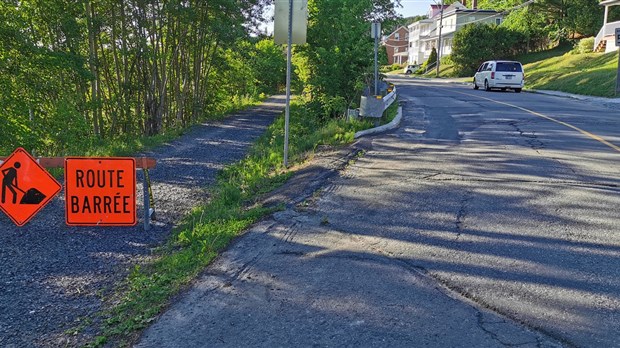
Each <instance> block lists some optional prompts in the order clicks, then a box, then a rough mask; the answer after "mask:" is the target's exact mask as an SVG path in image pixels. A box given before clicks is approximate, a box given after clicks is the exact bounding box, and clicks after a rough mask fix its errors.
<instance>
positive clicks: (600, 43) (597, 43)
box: [594, 0, 620, 52]
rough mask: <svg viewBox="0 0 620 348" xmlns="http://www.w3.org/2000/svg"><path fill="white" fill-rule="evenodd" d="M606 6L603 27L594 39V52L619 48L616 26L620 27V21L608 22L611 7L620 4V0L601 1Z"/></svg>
mask: <svg viewBox="0 0 620 348" xmlns="http://www.w3.org/2000/svg"><path fill="white" fill-rule="evenodd" d="M600 5H601V6H605V16H604V17H603V27H602V28H601V30H600V31H599V32H598V35H596V38H595V39H594V52H612V51H615V50H617V49H618V46H616V39H615V37H614V35H615V31H616V28H620V21H616V22H609V23H608V22H607V15H608V14H609V8H610V7H612V6H617V5H620V0H604V1H601V3H600Z"/></svg>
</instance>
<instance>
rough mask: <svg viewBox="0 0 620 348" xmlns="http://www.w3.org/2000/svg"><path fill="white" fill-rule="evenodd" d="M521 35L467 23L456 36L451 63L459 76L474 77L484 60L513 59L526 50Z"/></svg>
mask: <svg viewBox="0 0 620 348" xmlns="http://www.w3.org/2000/svg"><path fill="white" fill-rule="evenodd" d="M523 42H524V37H523V35H522V34H521V33H519V32H515V31H512V30H510V29H508V28H505V27H501V26H500V27H498V26H495V25H488V24H468V25H466V26H464V27H463V28H462V29H461V30H460V31H458V32H456V34H455V35H454V41H453V43H452V46H453V48H452V55H451V57H452V62H453V63H454V66H455V72H456V73H457V74H458V75H459V76H471V75H473V73H474V72H475V71H476V68H478V66H479V65H480V63H482V62H483V61H485V60H494V59H495V60H497V59H510V58H511V57H513V56H515V55H516V54H518V53H522V52H523V50H524V45H523Z"/></svg>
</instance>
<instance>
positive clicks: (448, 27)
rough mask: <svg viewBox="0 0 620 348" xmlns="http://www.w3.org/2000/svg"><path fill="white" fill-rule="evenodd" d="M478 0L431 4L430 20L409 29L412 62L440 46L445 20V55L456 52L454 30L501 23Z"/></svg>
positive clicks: (413, 25) (443, 52)
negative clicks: (464, 2)
mask: <svg viewBox="0 0 620 348" xmlns="http://www.w3.org/2000/svg"><path fill="white" fill-rule="evenodd" d="M615 1H620V0H615ZM476 6H477V1H474V2H473V8H472V9H469V8H467V7H466V6H465V5H463V4H462V3H460V2H458V1H457V2H455V3H453V4H452V5H450V6H447V5H444V6H443V11H442V7H441V6H440V5H431V8H430V10H429V14H428V17H429V18H428V19H423V20H421V21H418V22H415V23H413V24H410V25H409V26H408V28H409V63H410V64H422V63H424V62H425V61H426V60H427V59H428V57H429V56H430V54H431V51H432V50H433V48H437V46H438V45H437V43H438V41H439V23H440V22H441V24H442V28H441V52H437V53H438V54H439V55H440V56H441V57H443V56H447V55H449V54H450V53H452V40H453V38H454V33H456V32H457V31H459V30H460V29H461V28H462V27H463V26H465V25H466V24H472V23H489V24H498V25H499V24H500V23H501V22H502V20H503V18H504V17H503V15H502V14H501V13H499V12H496V11H493V10H480V9H477V8H476Z"/></svg>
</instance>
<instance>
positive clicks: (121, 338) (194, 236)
mask: <svg viewBox="0 0 620 348" xmlns="http://www.w3.org/2000/svg"><path fill="white" fill-rule="evenodd" d="M397 104H398V103H394V104H393V105H392V106H391V107H390V108H389V109H388V111H387V112H386V115H384V119H383V120H382V123H386V122H389V121H390V120H392V119H393V118H394V117H395V115H396V112H397V108H398V105H397ZM290 124H291V132H290V134H291V136H290V147H289V154H290V163H292V164H296V163H301V162H303V161H305V160H306V159H307V158H309V157H311V156H312V153H313V151H314V149H315V148H316V147H317V145H320V144H328V145H340V144H346V143H350V142H352V141H353V136H354V134H355V132H356V131H359V130H362V129H366V128H369V127H371V126H372V122H371V121H354V122H346V121H344V120H332V121H331V122H329V123H327V124H324V123H322V122H320V121H319V120H318V118H317V117H316V116H315V115H312V114H310V112H309V111H308V110H307V109H305V108H304V106H303V105H300V104H295V105H293V106H292V108H291V122H290ZM283 133H284V117H283V116H281V117H279V118H278V119H277V120H276V121H275V122H274V123H273V124H272V125H271V126H270V127H269V128H268V130H267V131H266V133H265V134H264V135H263V136H262V137H261V138H260V139H259V140H258V141H257V142H256V143H255V144H254V145H253V147H252V148H251V150H250V152H249V154H248V156H247V157H246V158H245V159H243V160H241V161H240V162H238V163H235V164H232V165H230V166H228V167H227V168H226V169H224V170H223V171H222V172H221V173H220V174H219V176H218V179H217V183H216V184H215V185H214V187H212V188H211V190H210V192H211V199H210V201H209V202H208V203H207V204H206V205H204V206H201V207H197V208H195V209H194V210H193V212H192V213H191V214H190V215H189V216H187V217H186V218H185V219H184V222H183V223H182V224H181V226H180V227H179V228H177V229H176V230H175V231H174V232H173V234H172V236H171V237H170V239H169V241H168V243H167V244H166V245H164V246H162V247H161V248H160V250H158V252H157V260H156V261H155V262H153V263H151V264H149V265H146V266H142V267H136V268H135V269H134V270H133V271H132V272H131V274H130V275H129V277H128V278H127V279H126V281H125V283H124V284H123V285H122V286H121V287H119V289H118V290H117V291H116V293H115V295H114V298H110V299H108V302H109V303H115V305H113V306H111V307H110V309H109V310H107V311H106V312H105V313H102V314H101V318H103V320H104V321H103V326H102V327H101V328H100V330H101V335H100V336H98V337H97V338H96V339H95V340H94V341H93V342H91V344H90V346H94V347H98V346H102V345H104V344H106V343H111V342H113V343H112V344H113V345H115V346H124V345H127V344H128V343H129V342H131V340H132V339H134V338H135V337H136V335H137V334H138V332H139V331H140V330H141V329H142V328H145V327H146V326H147V325H149V323H151V322H152V320H153V319H154V318H155V317H156V316H157V315H158V314H159V313H160V312H161V311H162V310H163V309H164V308H165V307H166V306H167V305H168V303H169V301H170V299H171V297H172V296H174V295H175V294H176V293H177V292H178V291H179V290H180V289H182V288H184V287H185V286H187V284H188V283H189V282H190V281H191V280H192V279H193V278H195V277H196V276H197V275H198V274H199V273H200V272H201V271H202V270H203V269H204V268H205V267H206V266H207V265H208V264H209V263H210V262H211V261H212V260H213V259H214V258H215V257H216V256H217V255H218V253H219V252H220V251H222V250H223V249H224V248H226V246H227V245H228V244H229V243H230V242H231V241H232V240H233V239H234V238H235V237H236V236H238V235H239V234H240V233H241V232H242V231H244V230H245V229H246V228H248V227H249V226H250V225H251V224H252V223H254V222H256V221H257V220H258V219H260V218H262V217H263V216H265V215H266V214H269V213H271V212H273V210H269V209H265V208H263V207H261V206H260V205H256V200H257V198H258V197H259V196H261V195H262V194H264V193H266V192H269V191H271V190H273V189H275V188H276V187H278V186H280V185H282V184H283V183H284V182H285V181H286V179H287V178H288V177H289V176H290V175H291V171H289V170H288V169H286V168H283V165H282V162H283V155H282V152H283V138H284V134H283ZM78 330H79V329H78Z"/></svg>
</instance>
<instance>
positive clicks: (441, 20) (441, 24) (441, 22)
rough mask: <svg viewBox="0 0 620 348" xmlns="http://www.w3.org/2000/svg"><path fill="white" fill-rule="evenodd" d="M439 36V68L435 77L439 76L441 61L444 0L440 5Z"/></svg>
mask: <svg viewBox="0 0 620 348" xmlns="http://www.w3.org/2000/svg"><path fill="white" fill-rule="evenodd" d="M439 6H441V8H440V9H439V37H438V38H437V63H436V64H435V66H436V68H437V70H436V71H435V77H439V61H440V60H441V28H442V27H443V0H441V4H440V5H439Z"/></svg>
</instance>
